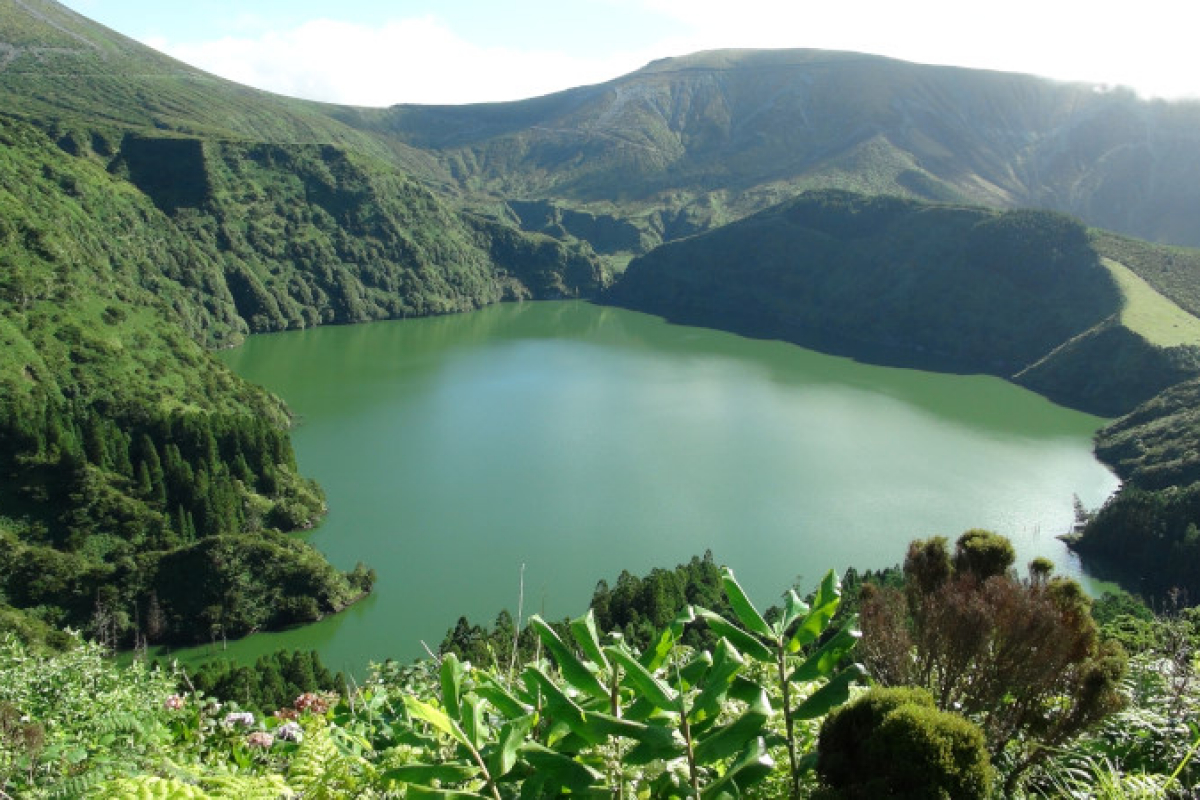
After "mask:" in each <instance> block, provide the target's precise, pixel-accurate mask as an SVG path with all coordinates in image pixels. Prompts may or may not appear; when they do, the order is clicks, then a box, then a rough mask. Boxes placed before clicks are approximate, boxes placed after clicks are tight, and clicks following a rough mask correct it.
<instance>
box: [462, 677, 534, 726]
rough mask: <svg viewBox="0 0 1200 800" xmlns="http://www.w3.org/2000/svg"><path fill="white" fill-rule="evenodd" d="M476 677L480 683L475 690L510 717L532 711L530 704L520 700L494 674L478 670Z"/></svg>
mask: <svg viewBox="0 0 1200 800" xmlns="http://www.w3.org/2000/svg"><path fill="white" fill-rule="evenodd" d="M476 677H477V679H478V681H479V685H478V686H476V687H475V691H476V692H477V693H478V694H479V696H480V697H482V698H484V699H485V700H487V701H488V702H489V703H491V704H492V705H493V706H495V707H496V709H497V710H498V711H499V712H500V713H501V714H503V715H504V716H505V717H507V718H508V719H516V718H517V717H522V716H524V715H525V714H528V713H529V712H530V710H531V707H530V706H528V705H526V704H525V703H522V702H521V701H520V700H518V699H517V697H516V695H514V694H513V693H512V692H510V691H509V690H508V689H507V688H506V687H505V686H504V685H503V684H501V683H500V682H499V681H498V680H496V678H494V677H493V676H491V675H489V674H488V673H486V672H477V673H476Z"/></svg>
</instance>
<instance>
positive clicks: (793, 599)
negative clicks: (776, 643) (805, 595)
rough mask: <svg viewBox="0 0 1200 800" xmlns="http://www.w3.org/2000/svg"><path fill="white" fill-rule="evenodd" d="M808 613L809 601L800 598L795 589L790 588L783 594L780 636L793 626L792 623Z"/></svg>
mask: <svg viewBox="0 0 1200 800" xmlns="http://www.w3.org/2000/svg"><path fill="white" fill-rule="evenodd" d="M807 613H808V603H806V602H804V601H803V600H801V599H800V595H798V594H796V592H795V590H794V589H788V590H787V592H786V593H785V594H784V596H783V615H782V616H781V617H780V618H779V635H780V637H782V636H783V634H784V633H785V632H786V631H787V630H788V628H790V627H792V623H793V622H795V621H796V620H798V619H800V617H802V616H804V615H805V614H807Z"/></svg>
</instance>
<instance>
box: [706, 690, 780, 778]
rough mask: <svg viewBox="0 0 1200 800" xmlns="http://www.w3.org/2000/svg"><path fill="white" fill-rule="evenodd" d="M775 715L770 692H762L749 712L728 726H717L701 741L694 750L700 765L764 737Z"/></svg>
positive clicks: (727, 755)
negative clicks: (772, 709)
mask: <svg viewBox="0 0 1200 800" xmlns="http://www.w3.org/2000/svg"><path fill="white" fill-rule="evenodd" d="M770 717H771V701H770V700H768V699H767V693H766V691H761V690H760V691H759V695H758V698H757V699H756V700H755V701H754V702H753V703H752V704H751V705H750V707H749V708H748V709H746V712H745V713H744V714H742V715H741V716H740V717H738V718H737V719H735V720H734V721H733V722H731V723H729V724H728V725H723V726H721V727H720V728H714V729H713V730H712V731H710V732H709V733H708V735H706V736H704V737H702V738H701V739H699V740H697V741H696V742H695V745H694V750H693V751H694V753H695V756H696V763H697V764H712V763H714V762H716V761H720V760H722V759H725V758H729V757H730V756H733V755H734V754H736V753H740V752H742V751H743V750H744V749H745V748H746V746H747V745H749V744H750V743H751V742H753V741H755V740H756V739H758V738H760V737H762V736H763V734H764V733H765V732H766V724H767V720H768V719H770Z"/></svg>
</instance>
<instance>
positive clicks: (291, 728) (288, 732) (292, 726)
mask: <svg viewBox="0 0 1200 800" xmlns="http://www.w3.org/2000/svg"><path fill="white" fill-rule="evenodd" d="M275 735H276V736H278V737H279V738H280V739H282V740H283V741H285V742H296V743H297V744H299V743H300V742H302V741H304V730H303V729H302V728H301V727H300V725H299V723H297V722H285V723H283V724H282V725H280V726H279V727H278V728H276V729H275Z"/></svg>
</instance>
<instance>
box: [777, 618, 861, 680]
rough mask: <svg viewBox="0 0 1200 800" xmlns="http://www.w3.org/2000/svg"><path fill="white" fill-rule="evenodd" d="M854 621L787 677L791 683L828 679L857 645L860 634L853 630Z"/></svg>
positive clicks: (843, 627) (855, 629)
mask: <svg viewBox="0 0 1200 800" xmlns="http://www.w3.org/2000/svg"><path fill="white" fill-rule="evenodd" d="M856 621H857V620H856V619H851V620H850V621H849V622H847V623H846V624H845V625H843V626H842V629H841V630H840V631H838V632H837V633H836V634H835V635H834V636H833V637H831V638H830V639H829V641H827V642H826V643H825V644H823V645H821V647H820V648H819V649H818V650H817V652H815V653H813V654H812V655H811V656H809V657H808V658H807V659H806V660H805V661H804V663H803V664H801V665H800V666H799V667H797V668H796V670H795V671H794V672H793V673H792V674H791V675H789V676H788V680H789V681H792V682H800V681H815V680H817V679H818V678H828V677H829V676H830V675H832V674H833V671H834V670H835V669H837V665H838V663H839V662H840V661H841V660H842V659H843V658H844V657H845V656H846V654H847V653H849V652H850V651H851V650H853V649H854V646H855V645H856V644H858V640H859V638H861V637H862V632H861V631H859V630H858V629H857V628H855V623H856Z"/></svg>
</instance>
